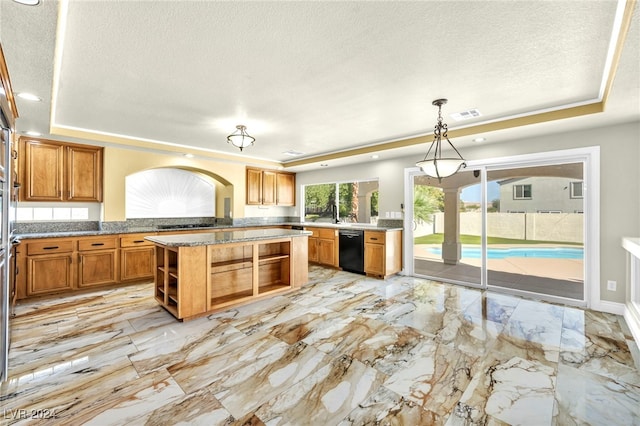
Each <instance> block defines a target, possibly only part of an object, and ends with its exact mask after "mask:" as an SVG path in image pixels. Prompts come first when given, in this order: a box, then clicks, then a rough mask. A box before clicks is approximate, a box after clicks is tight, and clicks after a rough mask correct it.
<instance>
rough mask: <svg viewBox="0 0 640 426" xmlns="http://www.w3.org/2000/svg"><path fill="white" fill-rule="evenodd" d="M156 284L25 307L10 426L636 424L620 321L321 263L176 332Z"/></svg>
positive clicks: (636, 404)
mask: <svg viewBox="0 0 640 426" xmlns="http://www.w3.org/2000/svg"><path fill="white" fill-rule="evenodd" d="M152 289H153V286H152V285H151V284H143V285H134V286H128V287H124V288H120V289H115V290H107V291H98V292H94V293H85V294H81V295H74V296H70V297H64V298H58V299H48V300H39V301H32V302H27V303H22V304H20V305H19V306H18V307H17V317H16V318H15V319H13V321H12V347H11V352H10V378H9V380H8V381H7V382H5V383H4V384H2V386H1V387H0V391H1V393H0V415H1V417H0V422H1V423H2V424H31V423H38V422H43V423H46V424H48V425H49V424H64V425H76V424H90V425H101V426H102V425H123V424H128V425H143V424H149V425H165V424H167V425H174V424H189V425H196V424H201V425H263V424H264V425H341V426H342V425H431V424H435V425H504V424H529V425H574V424H592V425H632V424H640V371H639V368H638V366H639V365H640V353H639V352H638V347H637V345H636V343H635V342H634V341H633V340H632V337H631V333H630V332H629V330H628V328H627V327H626V324H625V323H624V320H623V319H622V318H621V317H619V316H615V315H610V314H603V313H599V312H594V311H588V310H581V309H577V308H573V307H564V306H558V305H553V304H549V303H543V302H537V301H532V300H527V299H521V298H518V297H513V296H508V295H503V294H497V293H493V292H483V291H480V290H477V289H470V288H465V287H459V286H454V285H448V284H443V283H439V282H435V281H428V280H424V279H418V278H413V277H402V276H395V277H392V278H389V279H387V280H384V281H383V280H376V279H370V278H366V277H363V276H360V275H355V274H351V273H346V272H341V271H335V270H331V269H325V268H321V267H311V270H310V282H309V284H307V285H305V286H304V287H303V288H302V289H301V290H299V291H297V292H294V293H291V294H288V295H285V296H277V297H274V298H272V299H269V300H263V301H260V302H256V303H254V304H251V305H247V306H244V307H239V308H236V309H230V310H227V311H224V312H219V313H215V314H212V315H210V316H208V317H204V318H200V319H196V320H193V321H189V322H185V323H181V322H178V321H176V320H175V319H174V318H173V317H172V316H171V315H170V314H168V313H167V312H165V311H164V310H163V309H161V308H160V307H158V305H157V304H156V302H155V301H154V299H153V297H152Z"/></svg>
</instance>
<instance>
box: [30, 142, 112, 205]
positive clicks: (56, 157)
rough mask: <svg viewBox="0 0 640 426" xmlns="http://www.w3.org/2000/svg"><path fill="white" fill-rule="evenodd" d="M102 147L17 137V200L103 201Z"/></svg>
mask: <svg viewBox="0 0 640 426" xmlns="http://www.w3.org/2000/svg"><path fill="white" fill-rule="evenodd" d="M102 154H103V148H101V147H96V146H89V145H77V144H69V143H64V142H56V141H50V140H45V139H22V138H21V139H20V145H19V153H18V157H19V160H20V178H21V181H22V182H21V183H22V190H21V191H20V201H84V202H92V201H95V202H101V201H102Z"/></svg>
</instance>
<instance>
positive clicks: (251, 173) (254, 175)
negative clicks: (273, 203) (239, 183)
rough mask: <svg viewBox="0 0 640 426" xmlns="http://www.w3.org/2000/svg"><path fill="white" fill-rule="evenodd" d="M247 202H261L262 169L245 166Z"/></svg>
mask: <svg viewBox="0 0 640 426" xmlns="http://www.w3.org/2000/svg"><path fill="white" fill-rule="evenodd" d="M247 204H250V205H257V204H262V170H259V169H250V168H247Z"/></svg>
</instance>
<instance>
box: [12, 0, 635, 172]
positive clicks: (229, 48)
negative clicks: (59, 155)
mask: <svg viewBox="0 0 640 426" xmlns="http://www.w3.org/2000/svg"><path fill="white" fill-rule="evenodd" d="M623 4H624V2H623ZM62 6H63V7H62V8H61V13H60V20H59V22H58V5H57V4H56V2H51V1H47V0H44V1H43V2H42V3H41V4H40V5H39V6H36V7H28V6H22V5H19V4H17V3H14V2H12V1H6V0H2V2H1V3H0V19H1V25H2V26H1V27H0V41H1V42H2V46H3V49H4V50H5V56H6V57H7V62H8V66H9V71H10V73H11V78H12V82H13V85H14V89H15V90H16V91H32V92H36V93H37V94H38V95H39V96H41V97H43V99H44V102H42V103H39V104H37V105H33V104H26V103H25V102H24V101H20V103H19V105H18V107H19V111H20V115H21V119H20V120H19V122H18V126H19V129H20V130H30V129H35V130H38V131H40V132H41V133H43V134H45V135H48V133H49V129H50V126H51V127H52V128H53V131H54V132H55V133H59V134H67V135H69V134H74V135H81V136H83V137H85V138H96V139H97V140H102V141H110V140H111V141H114V142H118V143H135V141H134V140H144V141H154V142H159V143H162V144H170V145H180V146H184V148H181V149H183V150H184V152H188V151H190V150H194V149H202V150H207V151H211V150H213V151H217V152H220V153H223V154H225V153H226V154H233V155H238V154H240V153H239V151H238V150H237V149H236V148H234V147H231V146H229V145H228V144H227V143H226V135H228V134H230V133H231V132H232V131H233V130H234V129H235V126H236V124H245V125H246V126H247V130H248V132H249V133H250V134H251V135H252V136H254V137H255V138H256V143H255V145H254V146H252V147H250V148H247V149H245V150H244V151H243V153H242V154H241V155H242V157H245V158H246V159H247V160H248V161H252V160H253V159H263V160H271V161H275V162H287V161H291V160H299V159H300V158H308V157H314V156H319V155H323V154H327V153H335V152H337V151H344V150H349V149H353V148H357V147H363V146H370V145H373V144H379V143H384V142H389V141H394V140H399V139H400V140H402V139H405V138H410V137H413V136H416V135H424V134H429V133H430V132H431V131H432V128H433V125H434V123H435V118H436V113H437V110H436V109H435V107H433V106H432V105H431V101H432V100H433V99H436V98H440V97H446V98H449V103H448V104H447V105H446V106H445V107H444V108H443V113H444V116H445V121H446V122H447V123H448V124H449V127H450V128H452V129H455V128H458V127H463V126H476V125H479V124H482V123H486V122H500V121H503V120H505V119H507V118H509V117H513V116H522V115H524V116H526V115H530V114H533V113H536V112H539V111H542V110H548V109H551V110H554V109H563V108H566V107H568V106H571V105H579V104H585V103H592V102H597V101H599V100H600V99H601V96H602V94H603V90H604V83H605V82H606V80H607V77H608V76H609V75H610V73H609V71H608V69H607V64H608V55H610V54H611V53H612V52H613V51H614V49H615V43H612V37H613V41H614V42H615V41H617V34H616V33H615V32H614V28H615V20H616V11H617V8H618V3H617V2H615V1H604V0H603V1H581V2H576V1H553V2H550V1H517V2H513V1H457V2H444V1H443V2H440V1H423V2H393V1H387V2H277V1H276V2H216V1H153V2H150V1H118V2H113V1H69V2H64V3H62ZM618 13H619V12H618ZM56 25H59V29H58V30H59V33H58V37H59V39H58V40H57V48H58V51H57V55H58V63H57V67H58V68H57V70H56V71H55V72H54V62H55V59H54V50H55V47H56V39H55V35H56ZM637 26H638V11H637V7H636V10H635V13H634V15H633V21H632V23H631V29H630V31H629V33H628V38H627V41H626V44H625V47H624V50H623V56H622V58H620V60H619V62H618V61H616V62H615V63H614V65H616V67H615V70H617V72H618V74H617V77H616V80H615V84H614V89H613V91H612V93H613V94H615V99H613V98H612V100H611V103H612V110H611V111H607V112H606V114H607V117H606V121H605V118H604V117H602V118H596V119H595V120H594V119H593V118H595V117H596V116H599V115H600V116H602V115H604V113H602V114H595V115H594V116H593V117H592V119H590V120H589V119H586V120H585V119H584V118H585V117H582V118H572V119H566V120H562V122H560V121H558V122H554V123H553V125H550V124H549V123H547V124H540V125H537V124H535V125H529V126H525V127H519V128H518V129H511V130H499V131H495V132H494V133H491V134H487V135H484V134H483V136H488V137H489V142H490V143H491V142H492V143H496V142H499V141H501V140H505V139H506V138H517V137H525V136H531V135H535V134H537V133H545V132H549V131H552V130H551V129H553V131H558V130H562V129H563V128H566V129H571V128H572V126H573V127H575V126H582V127H585V126H596V125H602V123H605V122H625V121H634V120H638V119H640V106H638V91H639V90H640V85H639V83H638V74H639V73H640V66H639V59H638V53H637V52H638V50H639V48H640V47H639V45H638V44H639V42H638V28H637ZM609 62H611V61H609ZM52 93H53V97H52ZM472 108H477V109H478V110H479V111H480V112H481V113H482V116H481V117H478V118H475V119H472V120H469V121H464V122H459V123H456V122H455V121H454V120H453V119H452V118H451V117H450V116H449V115H450V114H452V113H455V112H461V111H464V110H468V109H472ZM598 120H600V122H599V121H598ZM74 132H75V133H74ZM105 135H107V136H105ZM109 135H110V136H109ZM111 136H113V137H111ZM115 136H117V137H118V138H117V139H116V138H115ZM472 136H473V135H469V137H466V138H463V139H461V140H460V141H459V142H457V143H456V145H460V146H464V144H466V143H470V140H471V138H472ZM287 150H295V151H299V152H302V153H304V154H303V155H302V156H300V157H298V158H293V157H290V156H288V155H286V154H284V152H285V151H287ZM423 150H424V146H422V147H420V146H418V147H416V146H407V147H402V146H401V147H399V148H398V147H394V149H392V150H388V151H386V152H384V153H383V154H384V155H387V156H389V155H395V156H397V155H406V154H407V153H411V152H419V151H423ZM341 161H342V162H348V161H351V160H341Z"/></svg>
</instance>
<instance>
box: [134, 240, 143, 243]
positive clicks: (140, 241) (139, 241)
mask: <svg viewBox="0 0 640 426" xmlns="http://www.w3.org/2000/svg"><path fill="white" fill-rule="evenodd" d="M133 242H134V243H144V240H133Z"/></svg>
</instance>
